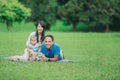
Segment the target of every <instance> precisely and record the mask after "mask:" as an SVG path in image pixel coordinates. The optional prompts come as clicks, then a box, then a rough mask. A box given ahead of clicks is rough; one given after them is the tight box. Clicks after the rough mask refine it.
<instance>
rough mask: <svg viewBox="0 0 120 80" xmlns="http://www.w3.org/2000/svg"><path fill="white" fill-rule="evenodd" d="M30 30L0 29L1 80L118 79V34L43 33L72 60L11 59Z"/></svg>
mask: <svg viewBox="0 0 120 80" xmlns="http://www.w3.org/2000/svg"><path fill="white" fill-rule="evenodd" d="M30 32H31V31H30V30H28V31H27V30H26V31H19V30H18V31H16V32H14V31H12V32H5V31H1V32H0V37H1V38H0V80H120V49H119V47H120V33H119V32H118V33H116V32H111V33H91V32H89V33H81V32H74V33H72V32H53V31H51V32H46V34H52V35H53V36H54V37H55V42H56V43H58V44H59V45H60V46H61V49H62V50H63V51H64V54H65V58H66V59H71V60H74V62H73V63H72V62H69V63H67V62H66V63H65V62H13V61H7V60H4V59H3V58H4V57H6V56H12V55H22V54H23V51H24V49H25V43H26V40H27V37H28V36H29V34H30Z"/></svg>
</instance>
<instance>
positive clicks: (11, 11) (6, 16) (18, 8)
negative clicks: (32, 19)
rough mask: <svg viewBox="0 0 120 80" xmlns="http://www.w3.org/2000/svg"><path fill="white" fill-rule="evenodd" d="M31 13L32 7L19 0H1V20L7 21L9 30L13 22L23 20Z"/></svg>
mask: <svg viewBox="0 0 120 80" xmlns="http://www.w3.org/2000/svg"><path fill="white" fill-rule="evenodd" d="M30 15H31V13H30V9H28V8H26V7H24V6H23V5H22V4H21V3H19V2H18V1H17V0H0V22H3V23H6V25H7V29H8V30H9V29H10V27H11V26H12V24H13V22H21V21H23V20H25V19H27V17H29V16H30Z"/></svg>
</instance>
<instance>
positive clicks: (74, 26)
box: [72, 24, 76, 32]
mask: <svg viewBox="0 0 120 80" xmlns="http://www.w3.org/2000/svg"><path fill="white" fill-rule="evenodd" d="M72 31H73V32H76V24H73V29H72Z"/></svg>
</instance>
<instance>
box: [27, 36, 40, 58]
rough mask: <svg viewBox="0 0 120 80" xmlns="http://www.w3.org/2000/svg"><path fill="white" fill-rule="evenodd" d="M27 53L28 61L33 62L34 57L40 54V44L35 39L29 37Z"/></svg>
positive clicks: (34, 37)
mask: <svg viewBox="0 0 120 80" xmlns="http://www.w3.org/2000/svg"><path fill="white" fill-rule="evenodd" d="M27 51H28V53H29V58H28V60H34V59H35V57H36V55H37V54H38V53H39V52H40V44H38V43H37V37H36V36H31V37H30V44H29V45H28V47H27Z"/></svg>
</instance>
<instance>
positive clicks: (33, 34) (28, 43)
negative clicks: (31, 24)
mask: <svg viewBox="0 0 120 80" xmlns="http://www.w3.org/2000/svg"><path fill="white" fill-rule="evenodd" d="M35 35H36V32H31V33H30V35H29V37H28V39H27V42H26V45H27V46H28V45H30V37H31V36H35ZM39 43H40V44H41V36H39Z"/></svg>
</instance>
